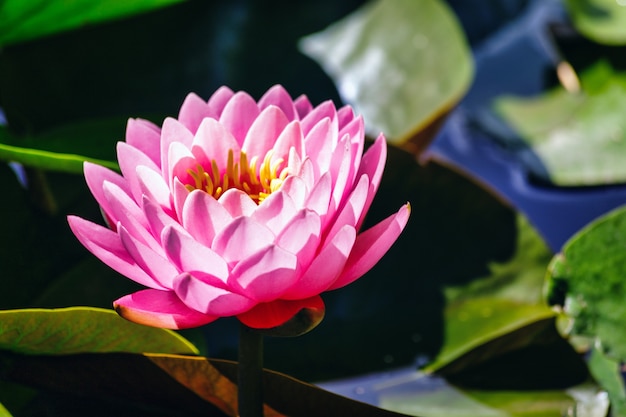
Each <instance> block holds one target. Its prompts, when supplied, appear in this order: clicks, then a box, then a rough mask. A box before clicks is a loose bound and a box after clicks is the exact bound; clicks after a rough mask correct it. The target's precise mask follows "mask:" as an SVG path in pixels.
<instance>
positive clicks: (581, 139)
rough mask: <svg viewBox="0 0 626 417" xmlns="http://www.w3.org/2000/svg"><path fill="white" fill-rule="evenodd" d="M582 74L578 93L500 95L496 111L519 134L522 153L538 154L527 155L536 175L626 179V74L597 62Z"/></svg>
mask: <svg viewBox="0 0 626 417" xmlns="http://www.w3.org/2000/svg"><path fill="white" fill-rule="evenodd" d="M580 78H581V85H582V92H580V93H570V92H568V91H566V90H565V88H563V87H556V88H554V89H553V90H550V91H547V92H546V93H545V94H543V95H541V96H538V97H531V98H521V97H501V98H499V99H497V100H496V101H495V104H494V106H495V110H496V112H497V113H499V114H500V116H502V117H503V119H504V120H505V121H506V122H507V123H508V124H509V125H510V127H512V128H513V129H514V131H515V132H516V133H517V134H518V135H519V136H520V139H521V143H520V144H519V148H518V149H517V150H518V151H519V152H520V154H522V152H524V151H525V150H526V149H529V150H530V152H531V153H532V154H534V155H535V156H536V158H524V162H526V163H527V165H528V166H527V168H528V169H529V170H530V172H531V173H532V174H533V175H534V176H535V177H538V178H540V179H541V180H543V181H545V182H550V183H553V184H555V185H559V186H589V185H603V184H615V183H625V182H626V164H624V158H626V119H624V118H623V117H622V111H621V109H623V108H624V107H626V73H624V72H615V71H613V69H612V68H611V67H610V66H609V65H608V64H607V63H605V62H599V63H597V64H595V65H594V66H592V67H590V68H589V69H587V70H585V71H584V72H583V73H581V75H580ZM522 156H523V155H522ZM533 161H534V162H533Z"/></svg>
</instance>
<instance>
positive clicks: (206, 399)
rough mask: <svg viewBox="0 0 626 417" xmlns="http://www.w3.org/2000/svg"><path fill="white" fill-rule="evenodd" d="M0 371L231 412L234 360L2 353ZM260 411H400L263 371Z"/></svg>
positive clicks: (98, 394)
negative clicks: (264, 402)
mask: <svg viewBox="0 0 626 417" xmlns="http://www.w3.org/2000/svg"><path fill="white" fill-rule="evenodd" d="M3 359H4V361H3V362H1V363H2V364H3V366H2V369H1V370H2V373H1V375H2V376H3V377H4V378H5V379H8V380H10V381H13V382H19V383H22V384H25V385H33V386H37V387H40V388H45V389H50V390H54V391H56V392H58V393H69V394H73V395H77V396H87V397H93V398H107V397H108V398H111V397H113V398H116V399H117V400H125V401H126V402H129V401H130V402H131V403H132V402H139V403H147V404H150V405H152V406H153V407H163V408H169V409H174V410H178V412H181V411H186V412H187V413H190V414H191V415H197V414H200V415H208V416H222V415H229V416H235V415H236V411H235V410H236V385H235V383H233V382H232V381H233V380H235V378H236V374H237V364H236V363H235V362H227V361H219V360H213V359H210V360H207V359H206V358H202V357H188V356H179V355H157V354H145V355H135V354H119V353H118V354H81V355H64V356H21V355H5V356H4V358H3ZM264 397H265V401H266V404H267V406H266V408H265V416H267V417H279V416H283V415H289V416H301V417H308V416H311V417H313V416H315V417H317V416H333V415H338V416H350V415H354V416H360V417H368V416H371V417H393V416H401V414H397V413H394V412H391V411H386V410H383V409H380V408H377V407H373V406H370V405H367V404H364V403H361V402H357V401H354V400H350V399H347V398H344V397H341V396H339V395H336V394H332V393H330V392H328V391H324V390H322V389H320V388H318V387H315V386H313V385H310V384H307V383H304V382H301V381H298V380H295V379H293V378H290V377H288V376H286V375H283V374H280V373H275V372H272V371H268V370H266V371H265V380H264Z"/></svg>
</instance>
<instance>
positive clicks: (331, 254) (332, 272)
mask: <svg viewBox="0 0 626 417" xmlns="http://www.w3.org/2000/svg"><path fill="white" fill-rule="evenodd" d="M355 238H356V230H355V229H354V228H353V227H350V226H348V225H345V226H343V227H342V228H341V229H340V230H339V231H338V232H337V233H336V234H335V236H333V239H332V240H331V241H330V242H328V244H327V245H326V246H325V247H324V248H323V249H322V250H321V252H320V253H319V254H318V255H317V256H316V257H315V259H314V260H313V262H311V265H310V266H309V268H308V269H307V270H306V272H305V273H304V274H302V276H301V277H300V279H298V281H297V282H296V283H295V284H294V286H293V287H291V288H290V289H289V290H287V292H285V294H283V295H282V297H281V298H284V299H288V300H293V299H302V298H307V297H312V296H314V295H317V294H321V293H322V292H324V291H326V290H327V289H328V288H329V287H330V286H331V285H332V284H333V283H334V282H335V280H336V279H337V277H338V276H339V274H340V273H341V271H342V270H343V268H344V266H345V264H346V261H347V259H348V256H349V255H350V250H351V249H352V246H353V245H354V240H355Z"/></svg>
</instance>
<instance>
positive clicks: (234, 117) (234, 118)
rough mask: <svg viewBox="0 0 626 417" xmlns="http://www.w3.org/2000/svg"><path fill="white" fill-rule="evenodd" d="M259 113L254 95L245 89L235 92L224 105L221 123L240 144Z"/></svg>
mask: <svg viewBox="0 0 626 417" xmlns="http://www.w3.org/2000/svg"><path fill="white" fill-rule="evenodd" d="M258 115H259V107H258V106H257V104H256V102H255V101H254V99H253V98H252V97H250V96H249V95H248V94H246V93H244V92H243V91H239V92H237V93H235V95H233V96H232V97H231V99H230V100H229V101H228V103H227V104H226V106H225V107H224V111H223V112H222V114H221V115H220V123H222V124H223V125H224V126H226V128H227V129H228V130H229V131H230V133H232V134H233V136H234V137H235V139H237V143H239V146H241V145H242V144H243V141H244V139H245V137H246V134H247V133H248V130H249V129H250V126H251V125H252V122H254V120H255V119H256V118H257V116H258Z"/></svg>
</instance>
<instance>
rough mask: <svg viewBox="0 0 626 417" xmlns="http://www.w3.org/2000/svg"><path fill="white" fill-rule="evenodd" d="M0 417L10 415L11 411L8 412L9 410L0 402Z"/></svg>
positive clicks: (9, 416) (8, 416)
mask: <svg viewBox="0 0 626 417" xmlns="http://www.w3.org/2000/svg"><path fill="white" fill-rule="evenodd" d="M0 417H12V416H11V413H9V410H7V409H6V408H4V406H3V405H2V404H0Z"/></svg>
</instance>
